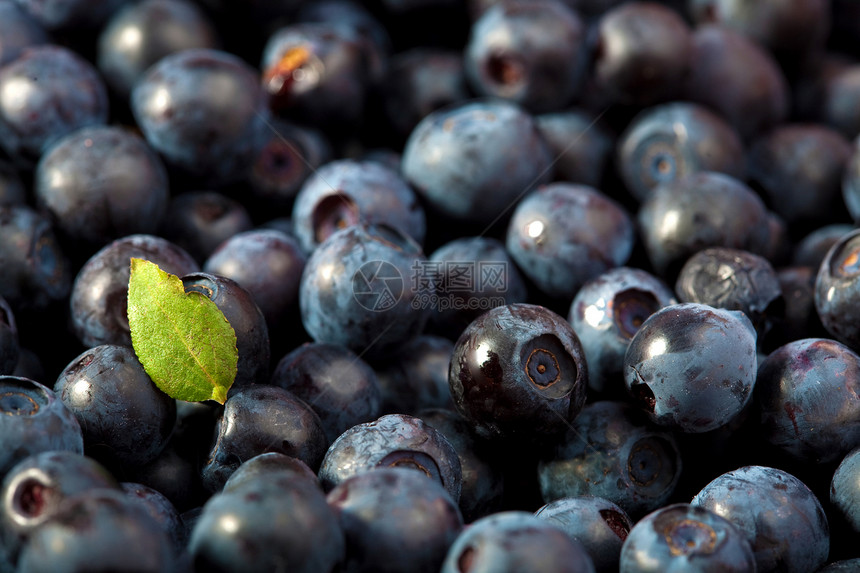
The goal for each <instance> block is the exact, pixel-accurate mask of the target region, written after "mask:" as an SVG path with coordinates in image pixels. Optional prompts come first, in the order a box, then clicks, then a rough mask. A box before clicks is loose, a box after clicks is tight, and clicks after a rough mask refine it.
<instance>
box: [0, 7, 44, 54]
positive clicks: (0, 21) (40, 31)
mask: <svg viewBox="0 0 860 573" xmlns="http://www.w3.org/2000/svg"><path fill="white" fill-rule="evenodd" d="M46 43H48V35H47V34H46V33H45V29H44V28H42V25H41V24H39V22H37V21H36V20H35V19H34V18H33V17H32V16H31V15H30V13H29V12H27V11H26V10H24V9H23V8H22V7H21V6H20V5H19V3H18V2H15V1H14V0H3V1H2V2H0V66H3V65H5V64H8V63H9V62H11V61H13V60H15V59H16V58H17V57H18V56H20V55H21V53H22V52H23V51H24V50H25V49H27V48H30V47H32V46H38V45H41V44H46Z"/></svg>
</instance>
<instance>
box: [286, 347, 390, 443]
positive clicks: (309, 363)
mask: <svg viewBox="0 0 860 573" xmlns="http://www.w3.org/2000/svg"><path fill="white" fill-rule="evenodd" d="M270 383H271V384H272V385H273V386H280V387H281V388H284V389H285V390H289V391H290V392H292V393H293V394H294V395H295V396H296V397H298V398H300V399H302V400H304V401H305V402H307V403H308V404H309V405H310V406H311V408H313V410H314V411H315V412H316V413H317V415H319V417H320V422H322V425H323V429H324V430H325V435H326V439H327V440H328V442H329V443H331V442H333V441H334V440H335V439H337V437H338V436H340V435H341V434H342V433H344V432H345V431H346V430H348V429H349V428H351V427H353V426H355V425H356V424H361V423H364V422H370V421H372V420H375V419H376V418H377V417H378V416H379V413H380V406H381V402H382V400H381V392H380V388H379V383H378V382H377V379H376V373H375V372H374V371H373V369H372V368H371V367H370V366H368V365H367V363H366V362H364V361H363V360H362V359H361V358H359V357H358V356H356V355H355V353H353V352H352V351H351V350H349V349H347V348H345V347H343V346H336V345H334V344H324V343H306V344H303V345H302V346H299V347H298V348H296V349H295V350H293V351H292V352H290V353H289V354H287V355H286V356H284V357H283V358H281V360H280V362H278V365H277V367H276V368H275V371H274V373H273V374H272V379H271V382H270Z"/></svg>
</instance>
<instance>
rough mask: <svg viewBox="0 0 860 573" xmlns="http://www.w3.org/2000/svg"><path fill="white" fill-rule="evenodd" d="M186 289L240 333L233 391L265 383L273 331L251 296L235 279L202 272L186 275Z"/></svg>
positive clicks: (237, 334) (184, 284)
mask: <svg viewBox="0 0 860 573" xmlns="http://www.w3.org/2000/svg"><path fill="white" fill-rule="evenodd" d="M182 286H183V287H185V292H199V293H200V294H202V295H203V296H205V297H206V298H208V299H209V300H211V301H212V302H214V303H215V306H217V307H218V309H219V310H220V311H221V312H222V313H223V314H224V318H226V319H227V322H229V323H230V326H231V327H232V328H233V332H235V333H236V350H237V352H238V354H239V356H238V362H237V364H236V377H235V378H234V379H233V386H232V387H231V391H235V390H238V389H239V388H243V387H245V386H248V385H251V384H265V383H266V382H267V381H268V380H269V366H270V364H269V362H270V358H271V346H270V344H269V329H268V326H266V318H265V317H264V316H263V313H262V311H261V310H260V308H259V307H258V306H257V304H256V303H255V302H254V297H253V296H251V293H249V292H248V291H247V290H245V289H244V288H242V287H241V286H240V285H239V283H237V282H236V281H234V280H232V279H228V278H226V277H222V276H218V275H211V274H209V273H202V272H200V273H191V274H187V275H184V276H183V277H182Z"/></svg>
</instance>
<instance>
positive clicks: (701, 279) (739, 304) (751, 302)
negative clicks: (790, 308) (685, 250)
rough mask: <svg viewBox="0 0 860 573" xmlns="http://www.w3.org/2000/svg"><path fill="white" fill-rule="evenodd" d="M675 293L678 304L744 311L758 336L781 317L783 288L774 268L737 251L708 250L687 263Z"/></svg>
mask: <svg viewBox="0 0 860 573" xmlns="http://www.w3.org/2000/svg"><path fill="white" fill-rule="evenodd" d="M675 292H676V293H677V294H678V299H679V300H680V301H681V302H696V303H701V304H707V305H709V306H713V307H715V308H722V309H726V310H740V311H743V313H744V314H745V315H746V316H747V318H749V319H750V321H751V322H752V323H753V326H755V328H756V331H757V332H758V333H759V335H761V334H764V333H765V332H767V330H768V329H769V328H770V327H771V326H772V324H773V320H774V319H778V318H779V316H780V315H781V314H782V306H783V300H782V288H781V287H780V283H779V277H778V276H777V274H776V271H775V270H774V269H773V266H771V264H770V262H768V260H767V259H765V258H764V257H760V256H758V255H754V254H752V253H750V252H748V251H743V250H739V249H729V248H726V247H711V248H708V249H703V250H701V251H699V252H698V253H696V254H695V255H693V256H692V257H690V258H689V259H687V262H686V263H684V266H683V267H682V268H681V272H680V273H679V274H678V280H677V281H676V282H675Z"/></svg>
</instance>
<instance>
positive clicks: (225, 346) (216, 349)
mask: <svg viewBox="0 0 860 573" xmlns="http://www.w3.org/2000/svg"><path fill="white" fill-rule="evenodd" d="M128 325H129V327H130V328H131V344H132V347H133V348H134V352H135V354H137V358H138V360H140V363H141V364H143V368H144V369H145V370H146V373H147V374H149V377H150V378H152V381H153V382H155V385H156V386H158V387H159V388H160V389H161V390H162V391H163V392H164V393H166V394H168V395H169V396H171V397H173V398H176V399H177V400H184V401H186V402H201V401H203V400H215V401H216V402H219V403H221V404H223V403H224V402H225V401H226V400H227V391H228V390H229V389H230V386H231V385H232V384H233V380H235V378H236V364H237V362H238V360H239V351H238V350H237V349H236V333H235V332H234V331H233V327H232V326H230V323H229V322H228V321H227V319H226V318H225V317H224V313H222V312H221V309H219V308H218V307H217V306H216V305H215V303H214V302H212V301H211V300H209V299H208V298H206V296H205V295H203V294H201V293H199V292H193V291H192V292H185V288H184V287H183V286H182V281H181V280H180V279H179V277H177V276H176V275H171V274H169V273H166V272H164V271H162V270H161V269H160V268H158V265H156V264H155V263H152V262H150V261H147V260H144V259H136V258H133V259H131V277H130V278H129V281H128Z"/></svg>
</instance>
